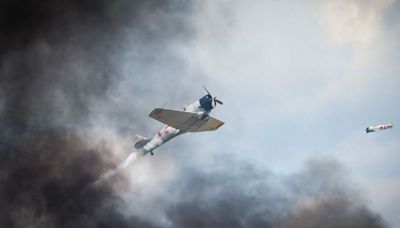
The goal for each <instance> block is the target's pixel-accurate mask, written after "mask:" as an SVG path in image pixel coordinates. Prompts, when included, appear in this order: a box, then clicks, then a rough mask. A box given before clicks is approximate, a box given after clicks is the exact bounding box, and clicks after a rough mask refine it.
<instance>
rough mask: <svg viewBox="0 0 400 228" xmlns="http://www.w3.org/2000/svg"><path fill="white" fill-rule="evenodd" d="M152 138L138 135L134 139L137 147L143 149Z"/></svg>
mask: <svg viewBox="0 0 400 228" xmlns="http://www.w3.org/2000/svg"><path fill="white" fill-rule="evenodd" d="M150 140H151V139H149V138H146V137H143V136H141V135H136V136H135V139H134V143H135V148H136V149H142V148H143V147H144V145H146V144H147V143H148V142H150Z"/></svg>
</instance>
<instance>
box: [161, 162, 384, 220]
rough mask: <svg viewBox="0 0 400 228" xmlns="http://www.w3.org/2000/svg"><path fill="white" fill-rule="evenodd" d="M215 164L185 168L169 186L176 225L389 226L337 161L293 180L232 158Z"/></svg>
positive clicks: (170, 213) (313, 167)
mask: <svg viewBox="0 0 400 228" xmlns="http://www.w3.org/2000/svg"><path fill="white" fill-rule="evenodd" d="M218 163H219V164H218ZM221 163H222V164H221ZM226 163H229V164H230V165H228V164H226ZM214 165H215V166H214V167H218V168H216V169H215V168H211V170H207V169H205V168H204V167H201V168H199V169H194V168H188V169H187V170H186V169H185V170H184V171H183V173H184V174H182V176H180V177H178V178H177V180H178V183H173V184H172V185H171V186H172V187H171V189H170V192H171V194H173V195H174V197H173V198H175V197H176V199H179V200H177V201H176V202H174V203H173V204H171V205H168V206H167V207H166V209H165V211H166V213H167V215H168V218H169V219H170V220H171V221H172V224H173V225H172V227H385V224H384V222H383V221H382V219H381V217H380V216H379V215H378V214H376V213H374V212H372V211H371V210H369V209H368V208H367V207H366V206H365V203H364V201H363V199H362V197H361V196H359V194H360V193H359V191H358V190H357V189H354V188H353V187H351V186H352V184H351V182H350V181H349V180H348V178H347V172H346V171H345V170H344V168H343V167H341V166H340V164H339V163H338V162H336V161H334V160H329V159H325V160H312V161H310V162H308V163H307V165H306V167H305V168H304V170H302V171H300V172H299V173H297V174H293V175H290V176H279V175H274V174H272V173H270V172H268V171H265V170H264V171H263V170H259V169H257V168H254V167H252V166H250V165H245V164H243V163H240V162H237V161H235V160H233V159H229V158H228V159H227V158H224V159H221V160H218V161H216V163H215V164H214ZM207 167H213V166H207ZM232 167H235V169H234V170H232Z"/></svg>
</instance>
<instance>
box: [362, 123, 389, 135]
mask: <svg viewBox="0 0 400 228" xmlns="http://www.w3.org/2000/svg"><path fill="white" fill-rule="evenodd" d="M393 126H394V122H393V121H391V122H389V123H388V124H379V125H374V126H369V127H367V128H366V129H365V131H366V132H367V134H368V133H370V132H378V131H382V130H385V129H389V128H393Z"/></svg>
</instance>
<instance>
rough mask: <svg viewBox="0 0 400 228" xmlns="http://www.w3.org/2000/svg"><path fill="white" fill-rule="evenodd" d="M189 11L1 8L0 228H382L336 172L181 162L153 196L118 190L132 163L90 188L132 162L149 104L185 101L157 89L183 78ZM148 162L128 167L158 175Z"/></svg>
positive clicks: (124, 6)
mask: <svg viewBox="0 0 400 228" xmlns="http://www.w3.org/2000/svg"><path fill="white" fill-rule="evenodd" d="M193 7H194V3H193V2H190V1H179V0H176V1H162V0H151V1H128V0H116V1H112V2H110V1H102V0H100V1H98V0H96V1H95V0H84V1H78V0H76V1H75V0H73V1H68V2H58V1H52V0H44V1H43V0H42V1H36V0H28V1H15V0H14V1H11V0H10V1H2V2H1V3H0V96H1V99H0V129H1V130H0V205H1V207H0V227H321V226H325V227H383V226H384V223H383V222H382V219H381V217H380V216H379V215H378V214H376V213H374V212H372V211H371V210H369V209H368V208H367V207H366V204H365V203H364V202H363V199H362V197H359V196H358V195H359V192H358V190H357V189H353V188H352V184H351V183H350V182H348V181H347V179H346V178H345V177H346V174H347V173H346V172H345V171H344V170H343V169H342V168H341V167H340V165H339V164H338V163H337V162H334V161H318V160H315V161H312V162H310V163H309V164H307V165H306V167H305V170H303V171H301V172H299V173H298V174H296V175H293V176H289V177H288V176H279V175H275V174H272V173H270V172H268V171H265V170H262V169H259V168H256V167H252V166H251V165H249V164H244V163H243V162H241V161H237V160H235V159H226V157H224V158H216V159H215V162H214V163H213V164H210V166H207V168H204V167H198V166H197V165H195V164H194V162H191V161H190V160H189V161H188V162H187V163H179V164H178V165H176V166H174V169H175V171H174V174H173V175H172V174H171V175H170V177H168V178H166V180H164V179H162V180H161V179H155V180H156V181H155V182H156V183H155V184H154V183H153V184H151V185H144V184H141V183H140V182H135V183H130V182H131V181H132V177H131V176H130V175H132V173H129V172H132V171H138V170H135V166H134V165H131V166H134V167H132V168H131V170H127V173H121V174H118V175H115V176H113V178H110V180H107V181H105V182H104V183H101V184H99V185H96V186H90V184H91V183H93V182H94V181H96V180H97V179H98V178H99V177H100V175H101V174H103V173H105V172H106V171H107V170H109V169H112V168H114V167H115V165H116V164H118V162H120V161H121V160H122V159H123V158H124V156H126V155H127V153H130V152H131V151H129V149H127V148H129V147H130V146H131V145H130V144H129V140H130V136H131V135H133V134H136V133H139V132H144V133H146V132H147V133H149V131H150V130H154V129H152V128H150V129H147V128H149V125H148V119H147V117H146V116H145V115H143V110H149V109H151V108H152V107H153V106H154V104H153V103H154V102H157V101H159V100H156V98H157V97H165V96H169V99H168V100H173V105H172V106H175V105H178V104H181V102H188V101H186V100H184V101H182V100H183V99H187V97H186V96H183V95H184V94H185V93H186V92H188V90H189V89H187V90H186V91H185V90H184V89H181V90H173V89H169V90H167V91H164V90H163V88H176V87H177V86H178V85H187V81H189V80H190V79H191V78H188V77H185V76H183V75H184V72H185V68H184V64H183V63H184V60H182V59H180V58H179V57H177V56H176V55H175V54H174V52H173V51H172V50H171V49H170V47H171V46H170V45H171V44H172V43H174V42H182V43H184V42H187V41H188V40H190V39H193V38H194V36H195V31H193V29H192V28H191V26H190V23H189V22H188V21H190V20H189V19H190V14H191V12H192V11H193V10H194V8H193ZM181 88H185V87H181ZM144 98H145V99H146V101H147V102H143V99H144ZM174 98H179V99H174ZM162 102H164V101H162ZM186 147H188V146H186ZM127 150H128V151H127ZM146 159H148V158H146ZM146 159H144V160H139V161H138V163H137V164H135V165H137V167H141V168H143V167H146V164H147V165H148V164H150V165H148V166H147V167H150V168H151V170H155V171H153V173H152V174H156V175H159V176H163V175H164V174H163V173H165V172H166V170H163V168H165V167H163V166H162V162H161V163H160V161H159V160H157V159H148V160H146ZM146 162H147V163H146ZM139 163H142V164H139ZM192 163H193V164H192ZM143 164H144V165H143ZM151 164H152V165H151ZM160 164H161V165H160ZM210 167H211V168H210ZM160 169H161V170H160ZM141 174H143V173H141ZM143 177H145V178H151V177H149V176H146V175H144V174H143ZM153 178H154V177H153ZM152 180H153V179H152ZM155 185H156V186H159V188H155ZM152 190H158V191H159V192H158V193H154V194H153V193H152V194H153V195H152V194H150V193H149V192H150V191H152ZM134 193H137V194H134ZM128 199H129V200H128ZM142 211H148V212H149V214H147V215H144V214H143V212H142ZM152 212H154V216H153V214H152Z"/></svg>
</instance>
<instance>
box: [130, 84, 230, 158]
mask: <svg viewBox="0 0 400 228" xmlns="http://www.w3.org/2000/svg"><path fill="white" fill-rule="evenodd" d="M203 88H204V90H205V91H206V92H207V95H205V96H203V97H201V98H200V99H199V100H197V101H195V102H193V103H192V104H190V105H187V106H186V107H184V108H183V110H182V111H177V110H170V109H164V108H156V109H154V110H153V111H152V112H151V113H150V114H149V116H150V117H151V118H153V119H155V120H158V121H160V122H162V123H164V124H166V125H165V126H164V127H163V128H162V129H161V130H159V131H157V133H156V134H155V135H154V136H153V137H152V138H146V137H143V136H140V135H136V140H135V144H134V146H135V148H136V150H137V152H138V153H139V154H140V155H142V156H143V155H145V154H147V153H150V154H151V155H154V153H153V151H154V150H155V149H156V148H157V147H159V146H161V145H162V144H164V143H166V142H168V141H169V140H171V139H173V138H175V137H176V136H178V135H182V134H184V133H186V132H202V131H215V130H217V129H218V128H219V127H221V126H222V125H223V124H224V122H222V121H220V120H217V119H215V118H213V117H211V116H209V113H210V112H211V110H212V109H213V108H215V107H216V106H217V104H220V105H223V102H222V101H220V100H218V99H217V97H212V96H211V94H210V92H208V90H207V89H206V87H204V86H203Z"/></svg>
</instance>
